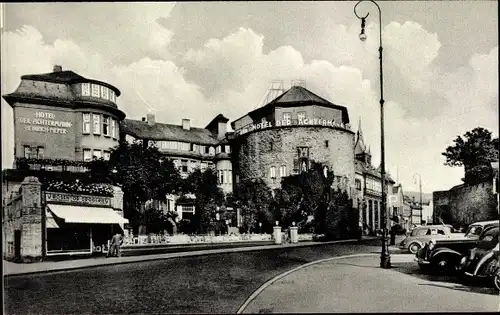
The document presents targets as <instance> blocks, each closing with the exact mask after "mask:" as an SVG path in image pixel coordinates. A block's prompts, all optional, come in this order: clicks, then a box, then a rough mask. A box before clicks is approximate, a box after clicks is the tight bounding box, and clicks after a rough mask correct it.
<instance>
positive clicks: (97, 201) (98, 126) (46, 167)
mask: <svg viewBox="0 0 500 315" xmlns="http://www.w3.org/2000/svg"><path fill="white" fill-rule="evenodd" d="M119 96H120V91H119V90H118V89H117V88H116V87H114V86H112V85H111V84H109V83H106V82H102V81H97V80H93V79H87V78H84V77H82V76H80V75H78V74H76V73H74V72H73V71H63V69H62V67H61V66H54V69H53V72H51V73H45V74H33V75H24V76H22V77H21V83H20V85H19V87H18V88H17V89H16V90H15V91H14V92H13V93H10V94H7V95H4V96H3V97H4V99H5V100H6V101H7V103H8V104H9V105H10V106H11V107H12V109H13V116H14V165H13V168H12V169H6V170H3V171H2V192H3V200H2V201H3V216H4V224H3V232H4V236H5V240H6V242H4V244H3V245H4V254H5V253H6V255H7V258H9V259H14V258H15V259H20V258H22V257H28V256H29V257H34V258H37V257H44V256H48V255H51V254H75V253H78V254H82V253H83V254H92V253H93V252H95V250H94V245H95V244H99V245H97V246H98V249H99V251H101V250H102V246H101V245H102V244H105V243H106V242H107V238H108V237H109V235H110V233H112V231H113V229H114V227H116V228H115V231H118V230H123V227H124V226H123V225H124V224H125V223H126V222H127V220H126V219H124V218H123V211H122V205H121V203H122V199H123V193H122V192H121V189H119V188H118V187H112V186H109V185H104V184H103V185H90V186H85V184H84V183H83V182H81V181H80V179H84V178H85V173H84V172H85V171H86V167H85V162H86V161H90V160H92V159H93V157H96V158H104V159H108V158H109V156H110V152H111V150H112V148H113V147H115V146H117V145H118V140H119V134H120V122H121V121H122V120H123V119H124V118H125V113H123V112H122V111H121V110H120V109H119V108H118V106H117V98H118V97H119ZM35 176H36V177H35ZM65 178H71V179H72V180H73V183H72V184H71V185H66V184H65V183H64V179H65ZM84 186H85V187H84ZM92 231H93V232H94V233H93V236H92Z"/></svg>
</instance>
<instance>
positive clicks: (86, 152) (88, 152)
mask: <svg viewBox="0 0 500 315" xmlns="http://www.w3.org/2000/svg"><path fill="white" fill-rule="evenodd" d="M83 160H84V161H90V160H92V151H91V150H90V149H83Z"/></svg>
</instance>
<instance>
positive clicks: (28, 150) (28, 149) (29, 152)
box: [24, 145, 31, 159]
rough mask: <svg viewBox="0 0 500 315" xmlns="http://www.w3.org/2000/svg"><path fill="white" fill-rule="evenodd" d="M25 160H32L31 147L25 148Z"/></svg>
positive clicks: (26, 146)
mask: <svg viewBox="0 0 500 315" xmlns="http://www.w3.org/2000/svg"><path fill="white" fill-rule="evenodd" d="M24 158H26V159H29V158H31V147H30V146H29V145H25V146H24Z"/></svg>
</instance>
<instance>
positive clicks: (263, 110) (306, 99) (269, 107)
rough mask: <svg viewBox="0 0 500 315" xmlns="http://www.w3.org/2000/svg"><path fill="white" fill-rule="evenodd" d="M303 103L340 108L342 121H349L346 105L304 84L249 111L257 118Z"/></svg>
mask: <svg viewBox="0 0 500 315" xmlns="http://www.w3.org/2000/svg"><path fill="white" fill-rule="evenodd" d="M301 105H302V106H303V105H320V106H325V107H329V108H334V109H338V110H340V111H342V122H343V123H345V124H347V123H349V114H348V112H347V108H346V107H344V106H340V105H336V104H333V103H331V102H329V101H327V100H325V99H324V98H322V97H320V96H318V95H316V94H314V93H313V92H311V91H309V90H308V89H306V88H304V87H302V86H292V87H291V88H290V89H289V90H288V91H286V92H284V93H283V94H281V95H280V96H278V97H277V98H275V99H274V100H272V101H271V102H269V103H268V104H266V105H264V106H262V107H260V108H257V109H256V110H254V111H251V112H249V113H248V115H249V116H250V117H252V119H255V118H259V117H261V116H265V115H266V114H268V113H270V112H272V111H273V110H274V109H275V108H276V107H294V106H301ZM233 128H234V126H233Z"/></svg>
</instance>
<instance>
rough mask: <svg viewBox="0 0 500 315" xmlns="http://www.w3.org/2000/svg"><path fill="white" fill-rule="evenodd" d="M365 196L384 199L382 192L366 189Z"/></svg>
mask: <svg viewBox="0 0 500 315" xmlns="http://www.w3.org/2000/svg"><path fill="white" fill-rule="evenodd" d="M364 195H370V196H375V197H382V191H380V190H373V189H369V188H365V189H364Z"/></svg>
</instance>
